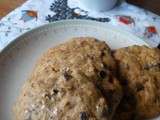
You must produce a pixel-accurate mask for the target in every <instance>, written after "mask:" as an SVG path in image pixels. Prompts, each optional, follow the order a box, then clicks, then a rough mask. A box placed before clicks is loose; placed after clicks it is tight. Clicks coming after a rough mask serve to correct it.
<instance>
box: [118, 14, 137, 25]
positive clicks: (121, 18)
mask: <svg viewBox="0 0 160 120" xmlns="http://www.w3.org/2000/svg"><path fill="white" fill-rule="evenodd" d="M117 18H118V20H119V22H121V23H124V24H126V25H129V24H135V21H134V19H133V18H132V17H131V16H117Z"/></svg>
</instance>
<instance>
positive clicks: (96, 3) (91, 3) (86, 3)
mask: <svg viewBox="0 0 160 120" xmlns="http://www.w3.org/2000/svg"><path fill="white" fill-rule="evenodd" d="M79 2H80V4H81V6H82V7H83V8H84V9H88V10H92V11H97V12H104V11H107V10H110V9H112V8H113V7H114V6H115V5H116V3H117V2H118V0H79Z"/></svg>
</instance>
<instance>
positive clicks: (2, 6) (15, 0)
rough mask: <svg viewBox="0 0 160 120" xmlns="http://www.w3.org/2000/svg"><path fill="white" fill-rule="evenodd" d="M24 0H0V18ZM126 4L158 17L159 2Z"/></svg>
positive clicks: (148, 1) (155, 0)
mask: <svg viewBox="0 0 160 120" xmlns="http://www.w3.org/2000/svg"><path fill="white" fill-rule="evenodd" d="M25 1H26V0H0V18H2V17H3V16H5V15H6V14H8V13H9V12H10V11H12V10H13V9H15V8H16V7H18V6H20V5H21V4H22V3H24V2H25ZM127 1H128V2H131V3H133V4H136V5H139V6H141V7H144V8H146V9H149V10H151V11H153V12H155V13H156V14H159V15H160V7H159V5H160V0H153V1H152V2H151V1H150V0H145V1H144V0H143V1H144V2H143V3H142V2H139V0H127Z"/></svg>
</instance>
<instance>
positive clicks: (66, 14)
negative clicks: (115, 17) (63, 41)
mask: <svg viewBox="0 0 160 120" xmlns="http://www.w3.org/2000/svg"><path fill="white" fill-rule="evenodd" d="M75 9H80V8H73V9H71V8H69V7H68V5H67V0H56V1H55V2H54V3H52V5H51V7H50V10H51V11H53V12H55V13H56V15H54V16H51V15H48V16H47V17H46V20H47V21H49V22H53V21H58V20H65V19H87V20H95V21H100V22H109V21H110V18H93V17H89V16H88V15H79V14H77V13H75V12H74V10H75Z"/></svg>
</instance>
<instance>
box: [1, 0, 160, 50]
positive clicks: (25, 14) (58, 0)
mask: <svg viewBox="0 0 160 120" xmlns="http://www.w3.org/2000/svg"><path fill="white" fill-rule="evenodd" d="M62 19H89V20H95V21H101V22H105V23H106V24H112V25H114V26H116V27H118V28H121V29H123V30H127V31H130V32H132V33H134V34H135V35H137V36H138V37H140V38H142V39H144V40H145V41H146V42H148V43H149V44H150V45H151V46H153V47H157V46H159V44H160V30H159V28H160V17H159V16H157V15H155V14H153V13H151V12H149V11H147V10H144V9H141V8H138V7H135V6H133V5H130V4H127V3H125V2H124V3H122V4H120V5H118V6H117V7H115V8H114V9H113V10H111V11H107V12H104V13H95V12H92V11H87V10H83V9H81V6H80V4H79V0H28V1H27V2H26V3H24V4H23V5H22V6H20V7H18V8H17V9H15V10H14V11H12V12H11V13H10V14H8V15H7V16H6V17H4V18H2V19H1V20H0V50H1V49H3V48H4V47H5V46H6V45H7V44H8V43H9V42H11V41H13V40H14V39H15V38H16V37H18V36H19V35H21V34H23V33H25V32H26V31H29V30H31V29H33V28H35V27H37V26H40V25H43V24H47V23H49V22H53V21H57V20H62Z"/></svg>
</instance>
